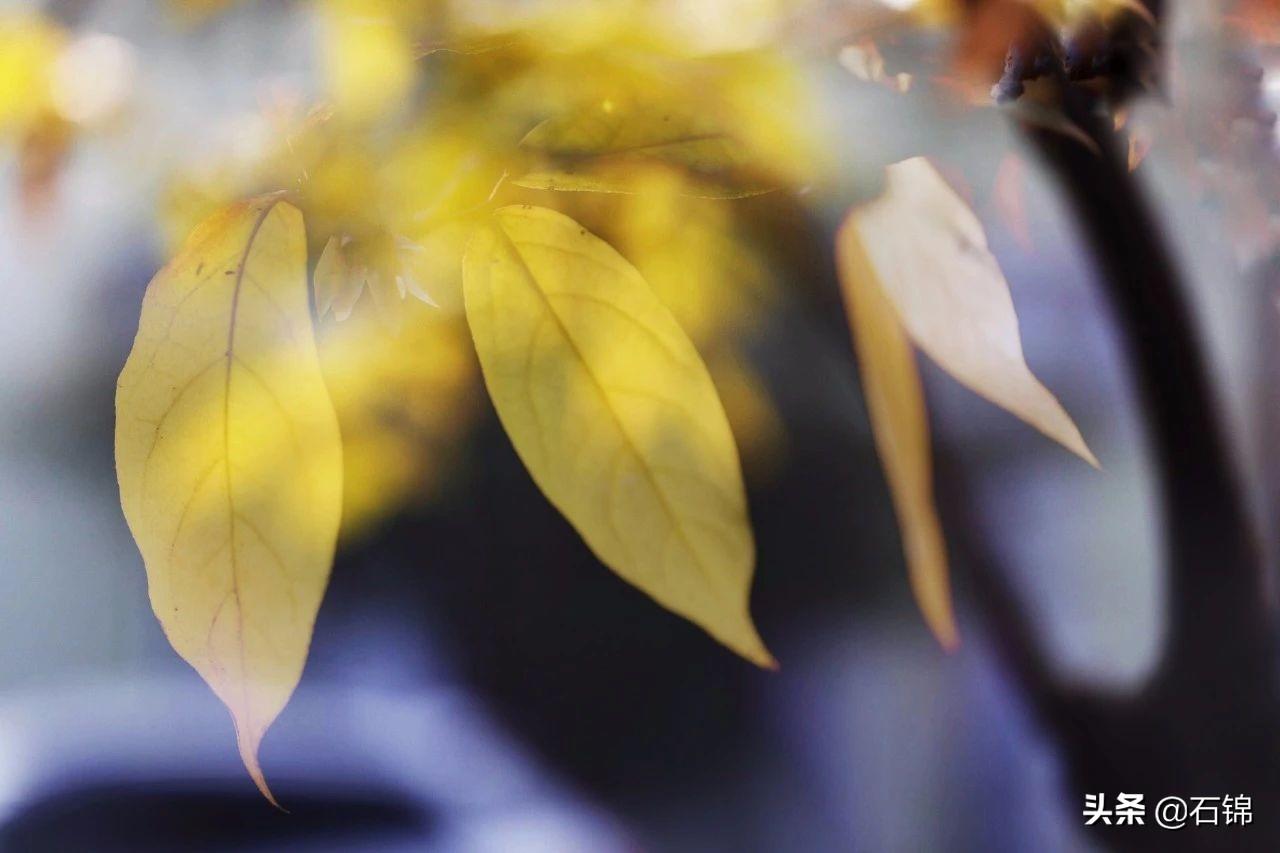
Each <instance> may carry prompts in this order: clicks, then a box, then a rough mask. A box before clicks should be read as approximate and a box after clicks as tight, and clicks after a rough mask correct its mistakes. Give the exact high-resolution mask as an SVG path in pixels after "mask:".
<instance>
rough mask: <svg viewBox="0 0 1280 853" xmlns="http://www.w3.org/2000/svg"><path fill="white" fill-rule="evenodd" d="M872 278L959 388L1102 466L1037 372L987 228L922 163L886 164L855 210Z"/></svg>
mask: <svg viewBox="0 0 1280 853" xmlns="http://www.w3.org/2000/svg"><path fill="white" fill-rule="evenodd" d="M850 227H852V228H853V229H855V230H856V232H857V234H858V235H859V237H860V239H861V241H862V244H863V247H864V249H865V251H866V253H867V256H868V259H869V262H870V265H871V268H872V269H873V270H874V271H875V277H876V281H877V282H878V284H879V286H880V288H881V289H882V290H883V291H884V293H885V295H886V296H887V297H888V299H889V301H890V302H891V303H893V305H894V308H895V309H896V311H897V315H898V317H899V319H900V321H901V322H902V325H903V327H904V328H905V329H906V332H907V334H908V336H909V337H910V338H911V340H912V341H913V342H914V343H915V345H916V346H918V347H919V348H920V349H922V350H924V351H925V352H926V353H927V354H928V355H929V357H930V358H932V359H933V360H934V361H935V362H937V364H938V366H939V367H941V368H942V369H943V370H945V371H946V372H947V373H949V374H951V376H952V377H954V378H955V379H956V380H957V381H958V382H960V384H962V385H964V386H966V387H967V388H969V389H970V390H972V391H974V392H975V393H977V394H979V395H980V396H982V397H985V398H986V399H988V400H990V401H991V402H992V403H995V404H996V405H997V406H1000V407H1001V408H1003V409H1006V410H1007V411H1009V412H1011V413H1012V414H1014V415H1016V416H1017V417H1019V418H1021V419H1022V420H1023V421H1026V422H1027V423H1028V424H1030V425H1031V426H1033V427H1035V428H1036V429H1038V430H1040V431H1041V432H1043V433H1044V434H1045V435H1047V436H1048V437H1049V438H1051V439H1053V440H1054V441H1056V442H1058V443H1059V444H1061V445H1062V446H1063V447H1065V448H1067V449H1068V450H1070V451H1071V452H1072V453H1075V454H1076V455H1077V456H1079V457H1080V458H1082V459H1084V460H1085V461H1086V462H1088V463H1089V464H1090V465H1093V466H1095V467H1096V466H1097V464H1098V461H1097V459H1095V458H1094V456H1093V453H1092V452H1091V451H1090V450H1089V448H1088V447H1087V446H1086V445H1085V442H1084V439H1083V438H1082V437H1081V436H1080V430H1079V429H1077V428H1076V425H1075V423H1074V422H1073V421H1072V420H1071V416H1070V415H1068V414H1067V413H1066V411H1065V410H1064V409H1063V408H1062V405H1061V404H1060V403H1059V402H1058V400H1057V398H1055V397H1054V396H1053V394H1051V393H1050V392H1049V390H1048V389H1047V388H1045V387H1044V385H1042V384H1041V383H1040V380H1038V379H1036V377H1035V375H1034V374H1032V372H1031V369H1030V368H1029V367H1027V362H1026V359H1025V357H1024V356H1023V354H1022V337H1021V335H1020V334H1019V332H1018V317H1017V314H1015V313H1014V308H1013V300H1012V298H1011V297H1010V295H1009V284H1008V282H1006V281H1005V278H1004V274H1003V273H1001V271H1000V265H999V264H998V263H997V262H996V259H995V256H993V255H992V254H991V251H990V250H989V249H988V248H987V237H986V233H985V232H984V231H983V228H982V223H981V222H979V221H978V218H977V217H976V216H974V214H973V211H972V210H970V209H969V206H968V205H967V204H965V202H964V201H963V200H962V199H961V198H960V197H959V196H958V195H956V193H955V192H954V191H953V190H952V189H951V187H950V186H948V185H947V182H946V181H945V180H943V178H942V176H941V175H939V174H938V172H937V170H936V169H934V168H933V166H932V165H930V163H929V161H928V160H926V159H924V158H923V157H915V158H912V159H910V160H904V161H902V162H901V163H897V164H895V165H893V166H890V167H889V169H888V183H887V186H886V189H885V192H884V194H883V195H881V196H880V198H878V199H877V200H875V201H873V202H871V203H870V204H869V205H866V206H865V207H862V208H859V209H858V210H855V211H854V212H853V214H852V216H851V217H850Z"/></svg>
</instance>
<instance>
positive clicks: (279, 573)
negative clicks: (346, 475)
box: [116, 197, 342, 803]
mask: <svg viewBox="0 0 1280 853" xmlns="http://www.w3.org/2000/svg"><path fill="white" fill-rule="evenodd" d="M116 469H117V473H118V476H119V480H120V501H121V504H122V506H123V508H124V514H125V518H126V520H127V521H128V522H129V528H130V530H132V532H133V536H134V538H135V539H136V540H137V543H138V547H139V549H140V550H141V552H142V556H143V560H144V562H145V563H146V568H147V580H148V587H149V590H150V595H151V604H152V607H153V608H154V610H155V613H156V616H157V617H158V618H159V619H160V623H161V625H162V626H163V627H164V630H165V634H166V635H167V636H168V638H169V641H170V642H171V643H172V644H173V647H174V649H175V650H176V651H177V652H178V653H179V654H180V655H182V657H183V658H185V659H186V660H187V662H188V663H190V664H191V665H192V666H193V667H195V669H196V671H197V672H199V673H200V675H201V677H203V678H204V680H205V681H207V682H208V683H209V686H210V687H212V688H213V691H214V692H215V693H216V694H217V695H218V697H219V698H220V699H221V700H222V701H223V702H224V703H226V705H227V707H228V708H229V709H230V711H231V716H232V718H233V720H234V721H235V726H236V739H237V741H238V744H239V748H240V756H241V758H242V759H243V760H244V764H245V767H246V768H247V769H248V771H249V775H250V776H251V777H252V778H253V780H254V782H255V783H256V784H257V785H258V788H259V789H260V790H261V791H262V793H263V795H264V796H266V797H267V799H269V800H271V802H273V803H274V802H275V800H274V799H273V798H272V795H271V792H270V790H269V789H268V788H267V784H266V780H265V779H264V778H263V774H262V770H261V767H260V766H259V763H258V748H259V745H260V743H261V741H262V737H263V734H264V733H265V732H266V730H267V728H268V727H269V726H270V725H271V723H272V722H273V721H274V720H275V718H276V716H277V715H278V714H279V713H280V711H281V709H283V708H284V706H285V703H286V702H287V701H288V700H289V696H290V695H291V694H292V693H293V689H294V687H295V686H296V685H297V683H298V679H299V677H300V676H301V675H302V668H303V665H304V663H305V661H306V657H307V649H308V646H309V645H310V642H311V631H312V626H313V624H314V622H315V617H316V612H317V610H318V609H319V606H320V600H321V598H322V596H323V594H324V589H325V585H326V584H327V582H328V578H329V569H330V565H331V563H332V560H333V549H334V540H335V538H336V535H337V530H338V522H339V516H340V513H341V494H342V448H341V444H340V441H339V437H338V427H337V420H336V418H335V416H334V411H333V407H332V405H331V404H330V401H329V396H328V393H327V392H326V390H325V386H324V383H323V381H322V379H321V375H320V367H319V360H318V357H317V353H316V345H315V340H314V337H313V333H312V328H311V316H310V309H309V307H308V300H307V281H306V240H305V235H304V232H303V223H302V216H301V214H300V213H299V212H298V211H297V210H296V209H295V208H294V207H292V206H291V205H289V204H287V203H285V202H283V201H280V200H279V198H278V197H263V198H259V199H255V200H252V201H249V202H245V203H241V204H236V205H232V206H231V207H229V208H226V209H224V210H223V211H221V212H220V213H218V214H215V215H214V216H213V217H211V218H209V219H208V220H206V221H205V222H204V223H203V224H202V225H201V226H200V227H199V228H197V229H196V231H195V232H194V233H193V234H192V235H191V237H190V238H189V239H188V241H187V243H186V245H185V246H184V247H183V248H182V250H181V251H180V252H179V254H178V255H177V257H176V258H174V260H173V261H172V262H171V263H170V264H169V265H168V266H167V267H165V268H164V269H163V270H161V271H160V272H159V273H158V274H157V275H156V277H155V278H154V279H153V280H152V281H151V284H150V285H149V286H148V287H147V293H146V297H145V298H144V300H143V305H142V317H141V320H140V322H139V325H138V335H137V339H136V340H135V341H134V345H133V351H132V352H131V353H130V354H129V359H128V361H127V362H126V364H125V366H124V370H123V371H122V372H121V374H120V381H119V385H118V387H117V390H116Z"/></svg>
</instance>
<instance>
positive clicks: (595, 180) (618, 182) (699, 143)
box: [513, 99, 773, 198]
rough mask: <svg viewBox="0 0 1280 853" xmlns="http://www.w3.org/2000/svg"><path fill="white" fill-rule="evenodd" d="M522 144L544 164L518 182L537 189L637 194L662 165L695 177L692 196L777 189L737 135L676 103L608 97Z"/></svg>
mask: <svg viewBox="0 0 1280 853" xmlns="http://www.w3.org/2000/svg"><path fill="white" fill-rule="evenodd" d="M520 147H521V148H523V149H524V150H525V151H528V152H531V153H533V154H536V155H539V156H540V157H541V158H542V159H543V161H544V162H543V164H542V165H541V166H539V167H536V168H534V169H532V170H531V171H529V172H527V173H525V174H524V175H522V176H520V177H519V178H517V179H516V180H515V181H514V182H513V183H515V184H516V185H517V186H522V187H528V188H531V189H546V190H565V191H571V192H572V191H587V192H611V193H632V192H636V190H637V188H638V187H640V186H642V185H643V183H644V179H645V177H646V176H651V175H652V174H653V172H654V171H655V169H674V170H676V171H677V172H678V173H680V174H681V175H683V176H685V177H687V178H688V182H687V184H686V188H685V194H687V195H692V196H700V197H705V198H743V197H746V196H751V195H759V194H760V193H764V192H768V191H769V190H770V189H773V187H772V186H770V185H769V184H768V183H767V182H765V181H763V180H761V176H760V175H758V174H753V173H752V168H751V161H750V157H749V156H748V154H747V152H746V150H745V149H744V147H743V146H742V145H741V144H740V143H738V142H737V141H736V140H735V139H734V138H733V137H732V136H731V135H730V134H728V133H726V132H725V131H724V130H723V129H721V128H719V127H718V126H716V124H715V123H714V122H712V121H709V120H707V119H705V118H701V117H699V116H697V115H694V114H692V113H690V112H689V111H688V110H687V109H686V108H681V107H679V106H677V105H675V104H665V105H664V104H661V103H644V102H632V101H627V100H622V99H618V100H615V99H605V100H603V101H601V102H599V103H596V104H593V105H591V106H590V107H588V108H585V109H581V110H578V111H576V112H570V113H567V114H565V115H562V116H557V117H554V118H550V119H547V120H546V121H544V122H542V123H541V124H539V125H538V126H537V127H535V128H533V130H531V131H529V133H528V134H527V135H526V136H525V137H524V139H523V140H521V142H520Z"/></svg>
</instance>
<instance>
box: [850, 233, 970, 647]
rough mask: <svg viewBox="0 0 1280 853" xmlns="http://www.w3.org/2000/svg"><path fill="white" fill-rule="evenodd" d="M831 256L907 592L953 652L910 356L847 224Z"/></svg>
mask: <svg viewBox="0 0 1280 853" xmlns="http://www.w3.org/2000/svg"><path fill="white" fill-rule="evenodd" d="M836 255H837V263H838V266H839V273H840V285H841V289H842V290H843V292H844V299H845V307H846V309H847V310H848V314H849V325H850V329H851V330H852V332H853V342H854V346H855V347H856V349H857V352H858V369H859V372H860V373H861V375H862V393H863V396H864V397H865V398H866V401H867V412H868V414H869V416H870V418H871V431H872V433H873V434H874V436H875V442H876V451H877V452H878V453H879V455H880V464H881V466H882V467H883V468H884V473H885V479H886V480H888V482H889V492H890V494H891V495H892V496H893V508H894V511H895V512H896V514H897V516H898V525H899V528H900V531H901V536H902V545H903V550H904V551H905V552H906V556H907V571H908V576H909V578H910V581H911V589H912V591H913V592H914V593H915V597H916V601H917V603H918V604H919V606H920V611H921V613H923V614H924V620H925V623H926V624H927V625H928V626H929V629H930V630H931V631H933V634H934V636H935V637H937V638H938V642H940V643H941V644H942V645H943V647H944V648H946V649H954V648H955V647H956V646H957V645H959V635H958V634H957V632H956V626H955V618H954V616H953V615H952V612H951V585H950V581H949V579H948V572H947V549H946V543H945V542H944V540H943V537H942V526H941V524H940V523H939V521H938V514H937V510H936V509H935V506H934V500H933V459H932V452H931V450H930V448H929V419H928V415H927V413H926V411H925V402H924V391H923V389H922V388H921V387H920V374H919V373H918V372H917V370H916V362H915V354H914V353H913V352H912V351H911V343H910V342H909V341H908V340H907V336H906V334H905V332H904V330H903V328H902V324H901V323H900V322H899V321H898V316H897V313H896V312H895V310H894V307H893V305H892V304H891V303H890V302H889V300H888V299H886V298H885V295H884V293H883V291H882V290H881V289H880V284H879V281H878V280H877V276H876V271H875V270H874V269H872V268H871V266H870V263H869V260H868V258H867V254H866V251H865V247H864V245H863V241H862V238H861V236H860V235H859V233H858V229H857V224H856V222H855V221H854V220H853V219H852V217H851V218H850V220H849V221H848V222H846V224H845V225H844V227H843V228H841V229H840V235H839V237H838V238H837V242H836Z"/></svg>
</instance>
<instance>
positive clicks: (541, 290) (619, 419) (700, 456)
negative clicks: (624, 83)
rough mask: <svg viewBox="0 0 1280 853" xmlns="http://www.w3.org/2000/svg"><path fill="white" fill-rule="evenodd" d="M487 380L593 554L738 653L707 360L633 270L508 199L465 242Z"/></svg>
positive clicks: (560, 220)
mask: <svg viewBox="0 0 1280 853" xmlns="http://www.w3.org/2000/svg"><path fill="white" fill-rule="evenodd" d="M463 289H464V294H465V300H466V313H467V320H468V322H469V323H470V325H471V331H472V335H473V337H474V339H475V343H476V350H477V352H478V354H479V357H480V365H481V368H482V370H483V372H484V378H485V383H486V385H487V386H488V389H489V394H490V396H491V397H492V398H493V402H494V406H495V407H496V409H497V411H498V415H499V417H500V418H501V420H502V423H503V426H504V427H505V428H506V431H507V434H508V435H509V436H510V438H511V441H512V444H514V445H515V448H516V452H517V453H518V454H519V455H520V458H521V459H522V460H523V462H524V464H525V466H526V467H527V468H528V469H529V472H530V474H531V475H532V476H533V479H534V481H535V482H536V483H537V484H538V486H539V488H540V489H541V490H542V492H543V493H544V494H545V495H546V496H547V498H548V499H549V500H550V501H551V502H552V503H553V504H554V505H555V506H556V507H557V508H558V509H559V510H560V511H561V512H562V513H564V515H565V517H566V518H567V519H568V520H569V521H570V523H571V524H573V526H574V527H575V528H576V529H577V530H578V532H579V533H580V534H581V535H582V538H583V539H584V540H585V541H586V542H587V544H588V545H589V546H590V547H591V549H592V551H594V552H595V554H596V555H597V556H598V557H599V558H600V560H601V561H602V562H604V563H605V564H606V565H607V566H609V567H610V568H612V569H613V570H614V571H616V572H617V573H618V574H619V575H621V576H622V577H623V578H624V579H626V580H627V581H629V582H631V583H633V584H635V585H636V586H637V587H639V588H640V589H641V590H643V591H644V592H646V593H648V594H649V595H650V596H652V597H653V598H654V599H655V600H656V601H657V602H658V603H659V604H662V605H663V606H664V607H667V608H668V609H670V610H672V611H674V612H676V613H678V614H680V615H682V616H684V617H686V618H688V619H690V620H692V621H694V622H696V623H697V624H698V625H700V626H701V627H703V628H704V629H705V630H706V631H707V632H708V633H710V634H711V635H712V636H713V637H715V638H716V639H718V640H720V641H721V642H722V643H724V644H725V645H726V646H728V647H729V648H731V649H733V650H734V651H736V652H737V653H739V654H741V655H742V656H743V657H745V658H747V659H748V660H750V661H752V662H754V663H756V664H759V665H761V666H772V665H774V663H773V658H772V657H771V656H770V654H769V652H768V651H767V650H766V649H765V647H764V644H763V643H762V642H761V640H760V637H759V635H758V634H757V633H756V630H755V627H754V625H753V624H752V622H751V617H750V613H749V609H748V598H749V594H750V584H751V576H752V573H753V569H754V562H755V547H754V544H753V541H752V535H751V528H750V524H749V521H748V516H747V504H746V496H745V491H744V489H743V484H742V475H741V471H740V468H739V462H738V453H737V448H736V446H735V445H734V440H733V435H732V433H731V432H730V430H729V424H728V421H727V419H726V417H725V413H724V409H723V407H722V406H721V403H720V400H719V398H718V396H717V394H716V390H715V387H714V385H713V384H712V382H711V378H710V376H709V375H708V373H707V368H706V366H705V365H704V364H703V361H702V359H701V357H700V356H699V355H698V352H697V350H695V349H694V347H693V344H692V343H691V342H690V341H689V339H688V337H687V336H686V335H685V333H684V331H683V330H682V329H681V328H680V327H679V325H678V324H677V323H676V322H675V320H674V318H673V317H672V316H671V314H670V312H669V311H668V310H667V309H666V308H665V307H664V306H663V305H662V304H661V303H660V302H659V301H658V299H657V297H656V296H655V295H654V293H653V291H652V290H651V289H650V288H649V286H648V284H646V283H645V281H644V279H643V278H642V277H641V276H640V274H639V273H638V272H637V271H636V269H635V268H634V267H633V266H631V264H629V263H628V262H627V261H626V260H625V259H623V258H622V257H621V256H620V255H619V254H618V253H617V252H616V251H614V250H613V249H612V248H611V247H610V246H609V245H608V244H606V243H604V242H603V241H601V240H600V239H599V238H597V237H596V236H595V235H593V234H590V233H588V232H587V231H586V229H585V228H582V227H581V226H580V225H578V224H577V223H576V222H574V221H573V220H572V219H570V218H568V217H566V216H564V215H562V214H559V213H556V212H554V211H551V210H546V209H543V208H535V207H527V206H522V207H506V208H502V209H501V210H499V211H498V212H497V214H496V216H495V221H494V222H493V223H492V224H491V225H489V226H486V227H484V228H482V229H481V230H480V231H479V232H478V233H477V235H476V236H475V238H474V239H473V240H472V242H471V244H470V245H469V246H468V248H467V253H466V257H465V259H464V261H463Z"/></svg>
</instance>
